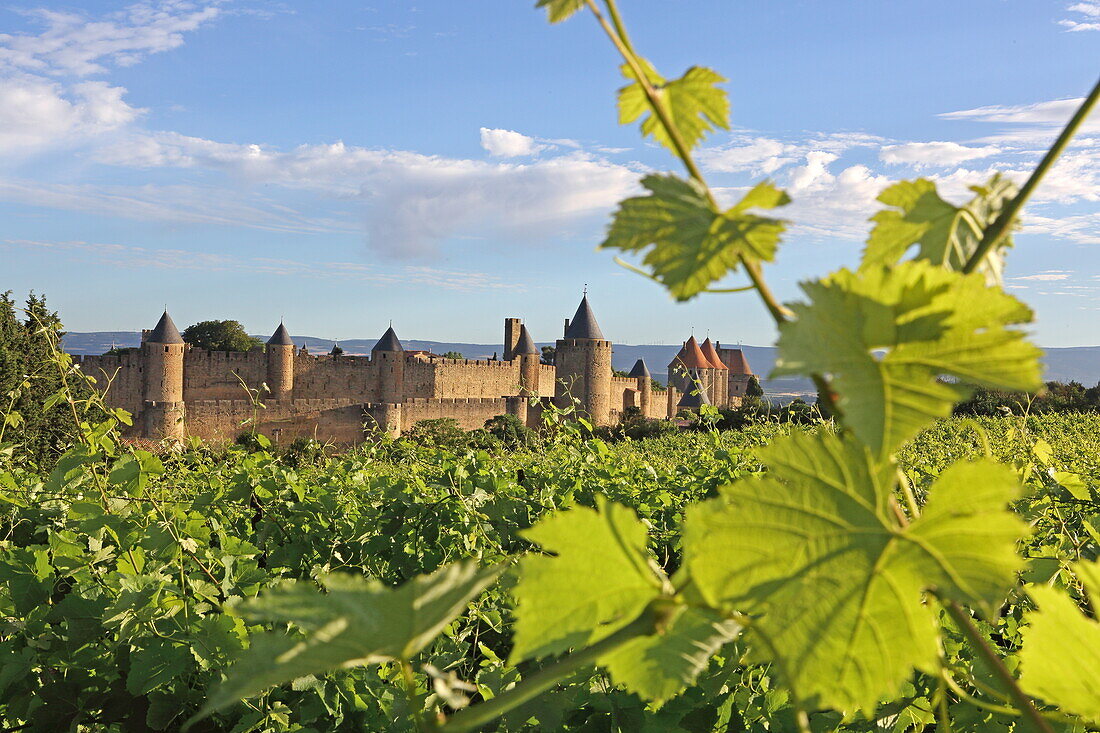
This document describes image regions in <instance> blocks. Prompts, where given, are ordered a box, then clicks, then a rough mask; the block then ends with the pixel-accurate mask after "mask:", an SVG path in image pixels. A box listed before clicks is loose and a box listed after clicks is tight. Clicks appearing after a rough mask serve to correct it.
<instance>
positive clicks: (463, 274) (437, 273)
mask: <svg viewBox="0 0 1100 733" xmlns="http://www.w3.org/2000/svg"><path fill="white" fill-rule="evenodd" d="M0 246H5V247H12V248H20V249H29V250H35V251H38V252H41V253H44V254H46V253H51V254H56V255H59V256H62V257H66V258H68V259H74V260H79V261H84V262H96V263H98V264H104V265H110V266H112V267H124V268H128V269H156V270H200V271H203V272H244V273H248V274H253V275H275V276H285V277H295V278H303V277H305V278H310V279H315V280H344V281H355V282H364V283H372V284H375V285H397V286H402V287H408V286H416V285H419V286H424V287H431V288H443V289H446V290H457V291H463V292H487V291H500V290H509V291H518V292H523V291H524V290H525V288H524V287H523V285H521V284H517V283H514V282H510V281H504V280H503V279H501V278H500V277H497V276H494V275H490V274H487V273H484V272H471V271H468V270H453V269H443V268H436V267H422V266H412V265H406V266H402V267H395V268H389V269H382V268H379V267H376V266H372V265H365V264H363V263H361V262H323V261H320V262H317V261H314V262H303V261H300V260H294V259H283V258H271V257H237V256H234V255H229V254H221V253H213V252H198V251H195V250H182V249H170V248H169V249H162V248H153V247H138V246H133V245H125V244H105V243H97V242H83V241H41V240H29V239H7V240H3V242H2V243H0Z"/></svg>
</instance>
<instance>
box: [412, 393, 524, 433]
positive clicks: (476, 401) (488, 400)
mask: <svg viewBox="0 0 1100 733" xmlns="http://www.w3.org/2000/svg"><path fill="white" fill-rule="evenodd" d="M506 411H507V401H506V400H505V399H504V398H503V397H468V398H467V397H459V398H451V399H419V398H417V399H412V400H406V401H405V402H402V403H401V430H402V432H404V431H406V430H408V429H409V428H411V427H412V426H413V425H415V424H416V423H418V422H420V421H421V420H437V419H439V418H444V417H450V418H454V420H455V421H456V422H457V423H458V426H459V427H460V428H462V429H463V430H473V429H474V428H481V427H484V426H485V421H486V420H489V419H491V418H494V417H496V416H497V415H503V414H505V412H506Z"/></svg>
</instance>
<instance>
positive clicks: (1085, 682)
mask: <svg viewBox="0 0 1100 733" xmlns="http://www.w3.org/2000/svg"><path fill="white" fill-rule="evenodd" d="M1074 571H1075V572H1076V574H1077V576H1078V577H1079V578H1080V579H1081V581H1082V582H1083V583H1084V585H1085V591H1086V593H1087V595H1088V598H1089V603H1090V605H1091V606H1092V609H1093V610H1094V611H1097V610H1100V562H1097V561H1093V562H1091V563H1084V562H1082V563H1078V564H1077V565H1076V566H1075V567H1074ZM1028 594H1029V595H1030V596H1031V597H1032V598H1033V599H1034V600H1035V602H1036V603H1037V604H1038V605H1039V610H1038V611H1033V612H1032V613H1029V614H1028V616H1027V620H1028V626H1027V628H1025V629H1024V630H1023V649H1022V650H1021V651H1020V684H1021V686H1022V687H1023V688H1024V690H1025V691H1026V692H1027V693H1028V694H1029V695H1034V696H1035V697H1039V698H1042V699H1043V700H1045V701H1047V702H1049V703H1051V704H1053V705H1057V706H1059V707H1061V708H1063V709H1064V710H1067V711H1069V712H1073V713H1077V714H1078V715H1082V716H1084V717H1086V718H1088V719H1090V720H1092V721H1094V722H1097V723H1100V622H1097V621H1096V619H1094V618H1088V617H1086V616H1085V615H1084V614H1083V613H1081V611H1080V610H1079V609H1078V608H1077V604H1076V603H1074V602H1073V599H1072V598H1070V597H1069V596H1068V595H1066V594H1065V593H1061V592H1059V591H1056V590H1054V589H1053V588H1049V587H1047V586H1032V587H1030V588H1028Z"/></svg>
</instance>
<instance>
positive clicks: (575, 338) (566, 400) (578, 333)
mask: <svg viewBox="0 0 1100 733" xmlns="http://www.w3.org/2000/svg"><path fill="white" fill-rule="evenodd" d="M554 364H555V366H556V367H557V372H556V377H557V378H556V380H555V387H554V402H555V403H556V404H557V405H558V406H559V407H566V406H568V405H569V404H571V402H572V399H573V398H576V399H578V400H580V403H581V410H582V411H583V412H584V413H585V414H586V415H587V416H588V418H589V419H590V420H591V421H592V422H593V424H595V425H607V424H608V423H609V422H610V421H611V342H610V341H608V340H607V339H605V338H604V337H603V332H602V331H600V326H599V324H597V323H596V316H595V314H593V313H592V307H591V306H590V305H589V304H588V294H587V293H586V294H585V295H584V297H583V298H582V299H581V304H580V305H579V306H578V307H577V312H576V314H575V315H574V316H573V319H572V320H571V321H569V322H568V324H567V325H566V328H565V336H564V338H561V339H558V342H557V346H556V347H555V352H554Z"/></svg>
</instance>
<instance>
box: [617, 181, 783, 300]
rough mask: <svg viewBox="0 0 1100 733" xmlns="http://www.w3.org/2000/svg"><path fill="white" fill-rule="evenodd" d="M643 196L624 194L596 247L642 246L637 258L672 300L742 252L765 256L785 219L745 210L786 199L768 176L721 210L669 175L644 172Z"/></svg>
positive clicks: (731, 264) (717, 274)
mask: <svg viewBox="0 0 1100 733" xmlns="http://www.w3.org/2000/svg"><path fill="white" fill-rule="evenodd" d="M642 186H644V187H645V188H646V189H648V190H649V191H650V195H648V196H636V197H634V198H629V199H626V200H624V201H623V202H622V203H620V205H619V210H618V211H616V212H615V216H614V219H613V220H612V222H611V227H610V228H609V230H608V232H607V237H606V239H604V241H603V243H602V244H601V245H600V248H601V249H620V250H623V251H624V252H641V251H643V250H647V249H648V251H647V252H646V254H645V256H644V258H643V262H644V263H645V264H646V265H648V266H649V267H650V268H651V269H652V270H653V275H654V277H656V278H657V279H658V280H659V281H660V282H661V283H662V284H663V285H664V286H665V287H666V288H668V290H669V292H670V293H672V295H673V297H675V298H676V299H677V300H688V299H690V298H692V297H694V296H696V295H698V294H699V293H700V292H702V291H703V290H704V289H705V288H706V287H707V286H709V285H710V284H711V283H713V282H716V281H718V280H721V279H722V278H723V277H725V276H726V275H727V274H729V272H730V271H732V270H735V269H736V268H737V267H738V265H739V263H740V259H741V258H742V257H745V258H747V259H750V260H771V259H773V258H774V257H775V250H776V247H778V245H779V236H780V234H782V232H783V229H784V228H785V224H784V223H783V221H782V220H780V219H770V218H767V217H762V216H758V215H756V214H750V213H747V212H748V210H749V209H773V208H775V207H777V206H783V205H785V204H787V203H789V202H790V199H789V198H788V197H787V194H785V193H784V192H782V191H780V190H779V189H777V188H775V187H774V186H773V185H772V184H770V183H768V182H764V183H760V184H757V185H756V187H754V188H753V189H752V190H750V191H749V192H748V193H747V194H745V196H744V198H742V199H741V201H739V202H738V203H737V204H736V205H734V206H733V207H731V208H729V209H727V210H726V211H724V212H719V211H716V210H715V209H714V207H713V206H711V204H710V201H709V200H708V198H707V194H706V189H704V188H703V187H702V186H701V185H700V184H699V183H697V182H696V181H692V180H684V179H682V178H678V177H676V176H673V175H657V174H652V175H648V176H646V177H645V178H643V179H642Z"/></svg>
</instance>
